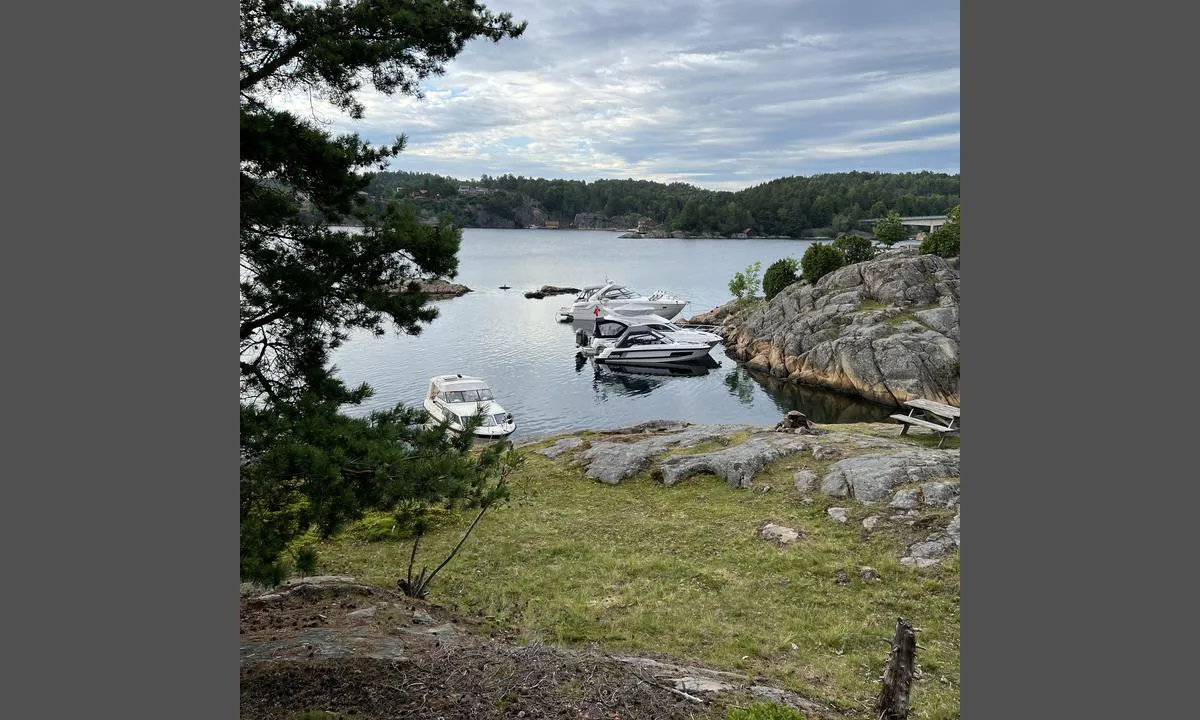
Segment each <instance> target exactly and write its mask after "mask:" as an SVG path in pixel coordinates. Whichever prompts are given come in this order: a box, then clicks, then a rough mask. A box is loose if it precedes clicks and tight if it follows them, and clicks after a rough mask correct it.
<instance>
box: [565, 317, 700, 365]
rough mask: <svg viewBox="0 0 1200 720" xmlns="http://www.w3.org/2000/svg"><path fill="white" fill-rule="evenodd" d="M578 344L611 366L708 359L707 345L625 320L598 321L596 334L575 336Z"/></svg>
mask: <svg viewBox="0 0 1200 720" xmlns="http://www.w3.org/2000/svg"><path fill="white" fill-rule="evenodd" d="M576 344H578V345H579V346H580V347H581V348H582V350H581V352H583V353H584V354H587V355H591V356H592V357H594V358H596V360H597V362H604V363H610V364H618V363H628V364H633V365H662V364H667V363H688V362H695V361H697V360H700V359H701V358H704V357H707V356H708V353H709V351H710V350H712V347H713V346H712V345H709V344H708V343H707V342H695V341H689V342H681V341H679V340H676V339H674V338H672V337H671V336H670V335H668V334H666V333H664V332H661V331H659V330H655V329H654V328H651V327H650V326H649V325H645V324H641V323H637V322H633V321H631V320H627V319H625V318H620V317H615V316H611V315H610V316H606V317H603V318H597V319H596V323H595V327H594V330H593V332H592V333H591V334H590V335H589V334H588V333H587V332H586V331H582V330H581V331H579V332H578V333H576Z"/></svg>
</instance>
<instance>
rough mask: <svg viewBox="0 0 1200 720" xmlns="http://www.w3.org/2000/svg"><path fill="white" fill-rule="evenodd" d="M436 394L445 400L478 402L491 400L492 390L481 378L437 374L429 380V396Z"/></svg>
mask: <svg viewBox="0 0 1200 720" xmlns="http://www.w3.org/2000/svg"><path fill="white" fill-rule="evenodd" d="M438 395H440V396H441V397H442V399H443V400H445V401H446V402H479V401H481V400H491V399H492V390H491V388H490V387H488V384H487V382H485V381H484V380H483V379H482V378H477V377H471V376H468V375H439V376H437V377H435V378H433V379H432V380H430V381H429V397H435V396H438Z"/></svg>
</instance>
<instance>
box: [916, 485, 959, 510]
mask: <svg viewBox="0 0 1200 720" xmlns="http://www.w3.org/2000/svg"><path fill="white" fill-rule="evenodd" d="M956 495H958V483H948V482H927V483H923V484H922V485H921V499H922V501H923V502H924V503H925V504H926V505H932V506H934V507H946V504H947V503H949V502H950V500H951V499H952V498H954V497H955V496H956Z"/></svg>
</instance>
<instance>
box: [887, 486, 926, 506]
mask: <svg viewBox="0 0 1200 720" xmlns="http://www.w3.org/2000/svg"><path fill="white" fill-rule="evenodd" d="M919 492H920V491H919V490H901V491H899V492H898V493H896V495H895V496H894V497H893V498H892V501H891V502H890V503H888V507H894V508H898V509H900V510H912V509H913V508H915V507H917V506H918V505H920V504H921V501H920V499H919V497H918V496H919Z"/></svg>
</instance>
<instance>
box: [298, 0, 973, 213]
mask: <svg viewBox="0 0 1200 720" xmlns="http://www.w3.org/2000/svg"><path fill="white" fill-rule="evenodd" d="M485 4H486V5H487V6H488V9H490V10H492V11H494V12H511V13H512V14H513V16H514V18H515V19H517V20H527V21H528V22H529V27H528V29H526V31H525V34H524V35H522V36H521V37H520V38H518V39H516V40H503V41H501V42H500V43H496V44H493V43H491V42H488V41H485V40H475V41H473V42H471V43H469V44H468V46H467V48H466V50H465V51H464V52H463V53H462V54H460V55H459V56H458V58H456V59H455V60H453V61H451V62H450V63H449V64H448V65H447V66H446V74H445V75H442V76H440V77H434V78H430V79H429V80H428V81H427V82H426V83H425V88H426V90H425V93H426V96H425V98H424V99H421V100H417V99H415V98H410V97H400V96H391V97H386V96H381V95H377V94H373V93H367V94H364V95H363V99H364V101H365V104H366V107H367V111H366V114H365V117H364V118H363V120H362V121H359V122H351V121H349V120H347V119H345V118H336V117H335V116H333V115H332V114H331V117H334V125H333V126H334V128H335V129H337V130H353V131H355V132H358V133H359V134H360V135H362V136H363V137H364V139H367V140H370V141H373V142H376V143H384V142H389V141H391V140H392V139H394V137H395V136H396V135H398V134H401V133H403V134H405V135H406V136H407V138H408V148H407V150H405V152H404V153H403V154H402V155H401V156H400V157H399V158H398V159H397V160H396V161H394V163H393V167H392V169H395V170H409V171H413V172H434V173H438V174H442V175H449V176H452V177H456V178H460V179H469V178H478V177H479V176H480V175H482V174H487V175H493V176H495V175H502V174H504V173H512V174H513V175H525V176H527V177H544V178H570V179H580V180H595V179H599V178H637V179H645V180H656V181H660V182H672V181H682V182H688V183H692V184H695V185H699V186H701V187H707V188H713V189H728V190H736V189H740V188H744V187H748V186H750V185H754V184H757V183H760V182H764V181H767V180H771V179H773V178H778V177H784V176H788V175H812V174H816V173H823V172H837V171H844V170H879V171H910V170H912V171H917V170H934V171H942V172H951V173H955V172H958V171H959V0H594V1H593V2H575V1H573V0H485ZM303 105H304V107H305V108H306V109H307V108H308V100H304V101H303Z"/></svg>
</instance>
